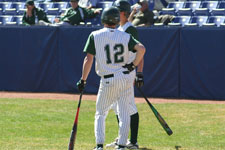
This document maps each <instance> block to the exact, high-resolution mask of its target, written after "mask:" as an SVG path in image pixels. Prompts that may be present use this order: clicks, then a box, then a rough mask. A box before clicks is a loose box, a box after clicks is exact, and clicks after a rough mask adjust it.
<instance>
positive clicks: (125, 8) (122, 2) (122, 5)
mask: <svg viewBox="0 0 225 150" xmlns="http://www.w3.org/2000/svg"><path fill="white" fill-rule="evenodd" d="M113 6H114V7H116V8H118V9H119V11H121V12H128V13H130V11H131V8H130V7H131V5H130V3H129V2H128V1H126V0H117V1H115V2H114V3H113Z"/></svg>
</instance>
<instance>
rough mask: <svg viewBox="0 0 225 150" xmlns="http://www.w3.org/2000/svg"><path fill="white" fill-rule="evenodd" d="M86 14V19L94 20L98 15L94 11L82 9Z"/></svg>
mask: <svg viewBox="0 0 225 150" xmlns="http://www.w3.org/2000/svg"><path fill="white" fill-rule="evenodd" d="M82 9H83V12H84V18H94V17H95V16H97V14H95V13H94V11H93V10H92V9H86V8H82Z"/></svg>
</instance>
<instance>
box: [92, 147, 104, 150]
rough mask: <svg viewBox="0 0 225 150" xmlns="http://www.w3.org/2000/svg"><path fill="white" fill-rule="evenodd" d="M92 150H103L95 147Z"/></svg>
mask: <svg viewBox="0 0 225 150" xmlns="http://www.w3.org/2000/svg"><path fill="white" fill-rule="evenodd" d="M93 150H103V148H102V147H99V148H97V147H95V148H94V149H93Z"/></svg>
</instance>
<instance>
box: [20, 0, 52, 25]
mask: <svg viewBox="0 0 225 150" xmlns="http://www.w3.org/2000/svg"><path fill="white" fill-rule="evenodd" d="M26 7H27V10H26V11H25V12H24V15H23V18H22V23H23V25H26V26H30V25H39V21H42V22H46V23H50V22H49V21H48V18H47V14H46V13H45V12H44V10H43V9H41V8H37V7H35V5H34V1H33V0H27V1H26Z"/></svg>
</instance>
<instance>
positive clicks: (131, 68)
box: [123, 63, 136, 72]
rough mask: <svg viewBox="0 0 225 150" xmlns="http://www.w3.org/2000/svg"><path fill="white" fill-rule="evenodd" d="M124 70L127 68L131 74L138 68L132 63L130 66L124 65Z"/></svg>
mask: <svg viewBox="0 0 225 150" xmlns="http://www.w3.org/2000/svg"><path fill="white" fill-rule="evenodd" d="M123 68H127V70H128V71H130V72H131V71H133V70H134V69H135V68H136V66H135V65H134V64H133V63H130V64H126V65H124V66H123Z"/></svg>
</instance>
